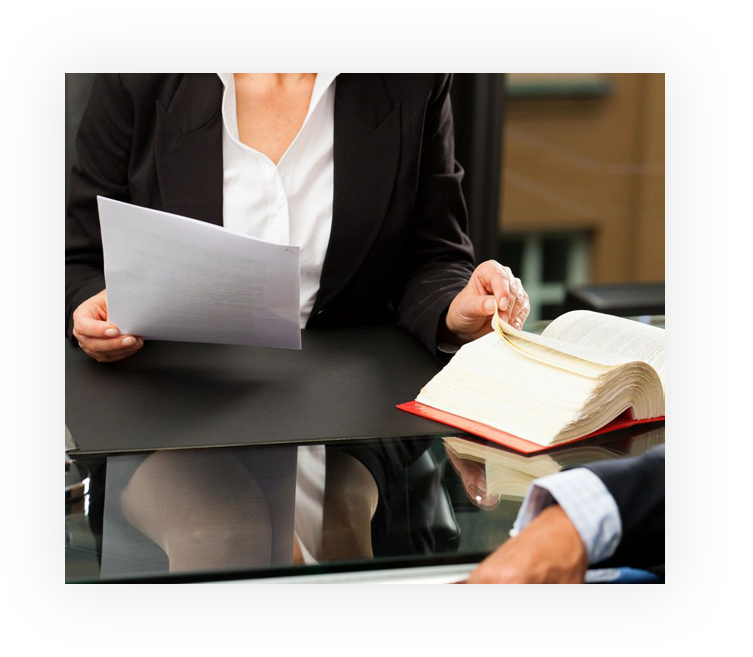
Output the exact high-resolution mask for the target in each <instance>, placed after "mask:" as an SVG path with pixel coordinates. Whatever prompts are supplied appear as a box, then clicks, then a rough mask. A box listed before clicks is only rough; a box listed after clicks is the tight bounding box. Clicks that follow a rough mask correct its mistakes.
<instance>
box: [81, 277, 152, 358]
mask: <svg viewBox="0 0 753 657" xmlns="http://www.w3.org/2000/svg"><path fill="white" fill-rule="evenodd" d="M73 337H74V338H76V340H78V346H79V347H81V349H83V350H84V353H86V354H87V355H88V356H91V357H92V358H93V359H94V360H98V361H99V362H100V363H113V362H115V361H116V360H122V359H123V358H127V357H128V356H130V355H132V354H135V353H136V352H137V351H138V350H139V349H141V347H143V346H144V340H143V338H140V337H138V336H137V335H120V330H119V329H118V327H117V326H115V325H114V324H111V323H109V322H108V321H107V290H102V291H101V292H100V293H99V294H95V295H94V296H93V297H91V298H90V299H87V300H86V301H84V302H83V303H82V304H81V305H80V306H79V307H78V308H76V310H74V311H73Z"/></svg>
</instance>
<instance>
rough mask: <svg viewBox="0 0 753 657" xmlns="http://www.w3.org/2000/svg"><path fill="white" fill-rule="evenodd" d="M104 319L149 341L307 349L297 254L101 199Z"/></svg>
mask: <svg viewBox="0 0 753 657" xmlns="http://www.w3.org/2000/svg"><path fill="white" fill-rule="evenodd" d="M97 203H98V206H99V221H100V225H101V228H102V246H103V249H104V259H105V283H106V286H107V306H108V319H109V321H111V322H112V323H113V324H115V326H117V327H118V328H119V329H120V331H121V333H129V334H133V335H140V336H142V337H143V338H145V339H147V340H176V341H180V342H214V343H219V344H242V345H253V346H260V347H285V348H288V349H300V348H301V328H300V292H299V287H300V269H299V248H298V247H297V246H287V245H280V244H271V243H269V242H265V241H263V240H259V239H256V238H253V237H248V236H246V235H238V234H236V233H231V232H229V231H227V230H225V229H224V228H222V227H220V226H215V225H213V224H208V223H205V222H203V221H197V220H195V219H187V218H186V217H181V216H178V215H175V214H169V213H167V212H160V211H158V210H150V209H148V208H142V207H138V206H135V205H130V204H128V203H121V202H120V201H113V200H111V199H107V198H103V197H101V196H98V197H97Z"/></svg>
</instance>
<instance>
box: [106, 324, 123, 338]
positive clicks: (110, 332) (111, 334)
mask: <svg viewBox="0 0 753 657" xmlns="http://www.w3.org/2000/svg"><path fill="white" fill-rule="evenodd" d="M118 335H120V331H119V330H118V329H117V328H115V327H114V326H110V327H109V328H107V329H105V336H106V337H108V338H117V337H118Z"/></svg>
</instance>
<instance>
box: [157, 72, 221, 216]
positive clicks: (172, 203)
mask: <svg viewBox="0 0 753 657" xmlns="http://www.w3.org/2000/svg"><path fill="white" fill-rule="evenodd" d="M223 89H224V87H223V86H222V82H221V81H220V79H219V78H218V77H217V75H216V74H212V73H202V74H186V75H184V76H183V79H182V80H181V82H180V85H179V86H178V89H177V90H176V92H175V96H174V97H173V99H172V101H171V102H170V105H169V107H167V108H166V107H164V105H162V103H160V102H158V103H157V127H156V149H155V151H156V164H157V178H158V180H159V188H160V194H161V196H162V203H163V206H164V210H165V212H172V213H174V214H180V215H183V216H185V217H191V218H192V219H200V220H201V221H207V222H209V223H212V224H217V225H218V226H222V181H223V169H222V168H223V162H222V92H223Z"/></svg>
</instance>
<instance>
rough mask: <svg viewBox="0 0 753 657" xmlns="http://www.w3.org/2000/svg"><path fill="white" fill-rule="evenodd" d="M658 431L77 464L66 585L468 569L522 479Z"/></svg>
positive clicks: (459, 438) (164, 455)
mask: <svg viewBox="0 0 753 657" xmlns="http://www.w3.org/2000/svg"><path fill="white" fill-rule="evenodd" d="M663 441H664V427H663V423H659V424H654V425H648V426H638V427H633V428H632V429H628V430H624V431H621V432H616V433H613V434H609V435H607V436H599V437H597V438H592V439H589V440H586V441H583V442H581V443H578V444H577V445H576V446H572V445H569V446H563V447H562V448H559V449H553V450H551V451H549V452H547V453H544V454H538V455H534V456H529V457H526V456H522V455H520V454H518V453H515V452H512V451H510V450H507V449H505V448H502V447H498V446H496V445H493V444H492V443H488V442H485V441H483V440H480V439H477V438H475V437H472V436H468V435H465V434H462V433H452V430H449V431H448V432H447V433H446V434H443V435H436V436H427V437H425V438H410V439H394V438H390V439H379V440H358V441H337V442H332V443H329V444H326V445H316V446H310V445H306V446H297V445H276V446H253V447H238V448H225V449H201V450H175V451H162V452H154V453H151V454H128V455H113V456H108V457H104V456H102V457H94V456H91V457H86V458H81V459H79V461H80V462H81V465H83V466H85V467H87V468H88V469H89V471H91V473H92V481H91V488H90V494H89V496H88V497H89V500H88V505H87V507H86V508H85V509H83V508H82V509H81V510H80V513H79V514H77V515H75V516H72V517H71V518H68V517H67V519H66V580H67V581H98V580H100V581H129V580H134V579H136V580H150V581H202V580H208V579H239V578H265V579H267V581H268V578H271V577H286V578H290V577H295V576H302V575H306V576H314V575H316V576H318V577H320V578H321V577H326V576H327V575H329V576H332V574H336V573H351V574H353V573H356V574H357V575H359V576H361V577H363V576H365V575H366V574H369V573H372V574H373V573H378V574H379V575H380V577H383V576H384V575H385V574H386V573H388V572H390V571H395V570H396V569H401V568H409V567H412V568H419V569H420V570H426V569H427V568H430V567H451V566H463V567H465V568H466V572H467V571H468V570H470V569H471V568H472V567H473V565H474V564H476V563H478V562H479V561H480V560H481V559H483V558H484V557H485V556H486V555H487V554H489V553H490V552H491V551H492V550H494V549H495V548H496V547H498V546H499V545H500V544H501V543H502V542H503V541H505V540H506V539H507V538H508V537H509V531H510V529H511V527H512V524H513V521H514V519H515V517H516V515H517V512H518V508H519V506H520V503H521V501H522V497H523V495H524V493H525V490H526V488H527V486H528V484H529V483H530V481H531V480H532V479H533V478H535V477H538V476H543V475H545V474H549V473H551V472H556V471H558V470H560V469H562V468H564V467H571V466H574V465H578V464H580V463H585V462H589V461H592V460H597V459H602V458H610V459H613V458H623V457H626V456H629V455H635V454H639V453H642V452H644V451H646V450H647V449H649V448H650V447H651V446H653V445H655V444H659V443H662V442H663Z"/></svg>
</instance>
